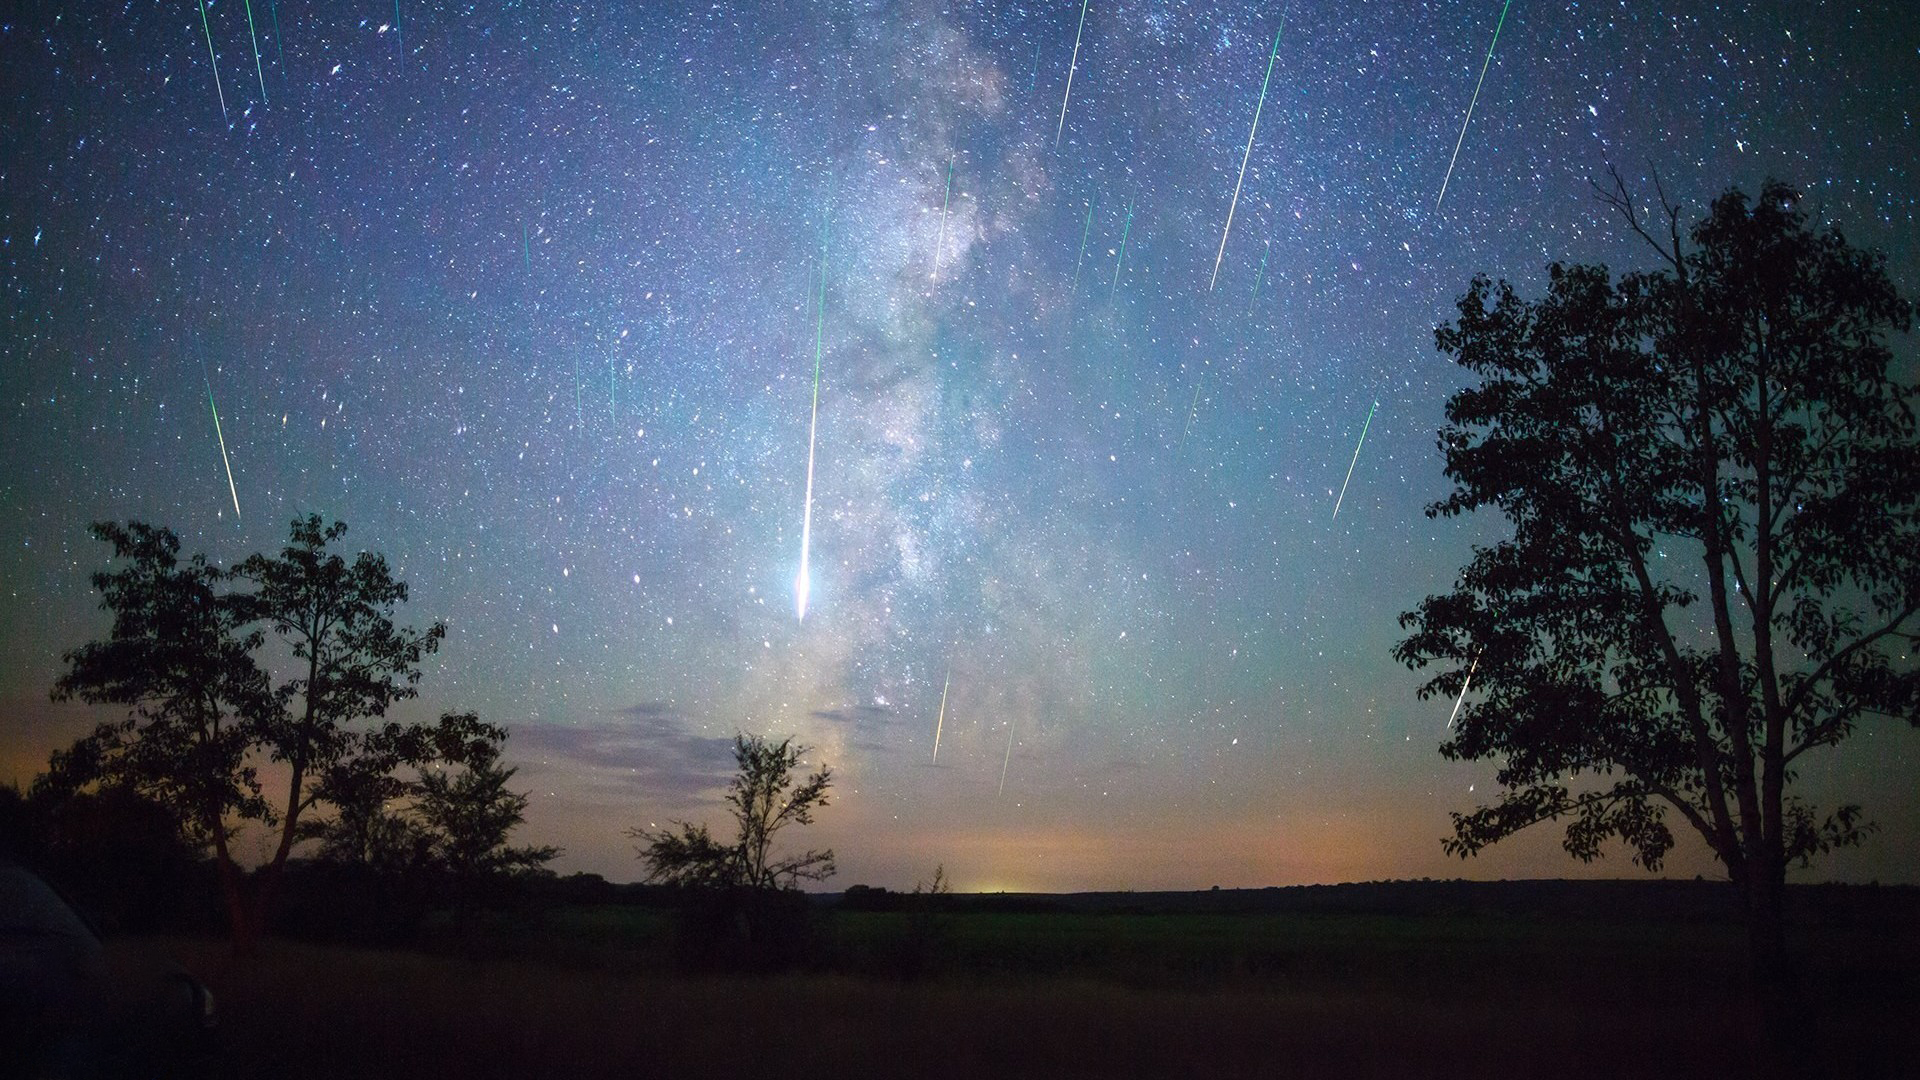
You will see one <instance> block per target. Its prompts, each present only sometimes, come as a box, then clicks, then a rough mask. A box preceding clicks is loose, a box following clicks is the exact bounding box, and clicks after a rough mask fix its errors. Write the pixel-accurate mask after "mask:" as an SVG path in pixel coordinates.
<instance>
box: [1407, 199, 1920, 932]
mask: <svg viewBox="0 0 1920 1080" xmlns="http://www.w3.org/2000/svg"><path fill="white" fill-rule="evenodd" d="M1599 190H1600V194H1601V196H1602V198H1603V200H1604V201H1605V203H1606V204H1607V205H1608V206H1609V207H1610V208H1612V209H1613V210H1614V211H1616V212H1617V213H1618V214H1619V216H1620V218H1621V220H1622V222H1623V225H1624V227H1625V228H1626V229H1627V230H1628V231H1629V232H1630V233H1631V234H1633V235H1635V236H1637V237H1639V238H1640V239H1642V240H1644V241H1646V242H1647V244H1648V245H1649V246H1650V247H1651V248H1652V249H1653V250H1655V251H1656V252H1657V253H1658V258H1659V263H1658V264H1657V265H1656V267H1655V268H1654V269H1652V270H1648V271H1636V272H1632V273H1627V274H1624V275H1621V276H1619V277H1615V276H1614V275H1612V274H1611V273H1610V272H1609V271H1608V270H1607V268H1606V267H1603V266H1583V265H1561V264H1555V265H1554V266H1552V267H1551V268H1550V269H1549V272H1548V283H1547V289H1546V294H1545V295H1544V296H1543V297H1541V298H1540V299H1537V300H1523V299H1522V298H1521V297H1520V296H1519V295H1517V293H1516V292H1515V290H1514V289H1513V288H1512V287H1511V286H1510V285H1508V284H1507V283H1506V282H1500V283H1498V284H1495V283H1493V282H1491V281H1489V280H1488V279H1487V278H1485V277H1476V278H1475V279H1474V280H1473V282H1472V284H1471V285H1470V286H1469V288H1468V290H1467V292H1466V294H1465V295H1464V296H1462V297H1461V299H1460V301H1459V317H1458V319H1457V320H1456V321H1454V322H1453V323H1451V324H1449V325H1446V326H1442V327H1441V328H1439V330H1438V331H1437V332H1436V335H1435V336H1436V342H1437V344H1438V347H1439V349H1440V351H1442V352H1444V353H1447V354H1449V355H1450V356H1452V357H1453V358H1454V360H1455V361H1456V362H1457V363H1458V364H1460V365H1461V366H1462V367H1463V368H1465V369H1466V370H1467V371H1469V372H1471V373H1472V374H1473V375H1475V376H1476V377H1477V379H1476V382H1475V384H1474V385H1471V386H1469V387H1467V388H1466V389H1463V390H1461V391H1459V392H1458V393H1456V394H1454V395H1453V396H1452V397H1451V398H1450V399H1449V400H1448V402H1447V408H1446V415H1447V421H1448V424H1447V426H1446V427H1445V428H1444V429H1443V430H1442V431H1441V432H1440V440H1439V444H1440V450H1441V453H1442V455H1443V456H1444V458H1445V462H1446V475H1447V477H1448V478H1449V479H1450V480H1452V481H1453V485H1454V487H1453V491H1452V492H1451V493H1450V494H1449V495H1448V496H1447V497H1446V498H1444V499H1442V500H1440V501H1439V502H1437V503H1435V504H1433V505H1432V506H1431V507H1429V508H1428V515H1429V516H1448V517H1451V516H1455V515H1461V514H1468V513H1472V512H1474V511H1478V510H1482V509H1492V510H1497V511H1498V512H1499V513H1500V514H1502V515H1503V516H1504V517H1505V518H1506V520H1507V521H1508V522H1509V523H1510V524H1511V526H1512V536H1511V538H1510V539H1506V540H1503V541H1500V542H1498V543H1495V544H1492V545H1490V546H1485V547H1477V548H1476V549H1475V551H1474V554H1473V558H1472V560H1471V561H1470V562H1469V563H1468V564H1467V565H1466V566H1465V567H1464V568H1463V570H1462V571H1461V574H1460V577H1459V579H1458V581H1457V583H1456V584H1455V586H1454V588H1453V590H1452V591H1451V592H1448V593H1445V594H1441V595H1436V596H1430V597H1428V598H1427V599H1426V600H1424V601H1422V602H1421V603H1420V605H1419V606H1418V607H1417V608H1415V609H1414V610H1412V611H1410V612H1407V613H1406V614H1404V615H1403V616H1401V625H1402V626H1403V627H1405V628H1406V629H1408V630H1409V631H1410V634H1409V636H1408V637H1407V638H1406V639H1405V640H1403V641H1401V642H1400V643H1399V644H1398V646H1396V648H1395V655H1396V656H1397V657H1398V658H1399V659H1400V660H1402V661H1404V662H1405V663H1407V664H1408V665H1410V666H1412V667H1415V668H1420V667H1425V666H1427V665H1429V664H1436V663H1437V664H1440V665H1442V666H1443V670H1442V671H1440V672H1439V673H1438V674H1437V675H1435V676H1434V677H1433V678H1431V679H1430V680H1428V681H1427V682H1426V683H1425V684H1424V685H1423V686H1422V687H1421V690H1420V693H1421V696H1423V697H1427V696H1432V695H1447V696H1449V697H1451V696H1453V695H1456V694H1458V695H1461V696H1462V697H1463V699H1464V697H1465V693H1466V690H1467V686H1468V682H1469V679H1470V681H1471V688H1472V690H1473V692H1474V699H1473V700H1471V701H1468V702H1467V703H1466V704H1465V706H1464V708H1463V709H1461V711H1460V712H1459V715H1458V723H1457V724H1456V725H1455V726H1454V729H1453V734H1452V738H1451V739H1450V740H1449V741H1448V742H1447V743H1445V744H1444V745H1443V746H1442V747H1441V752H1442V753H1443V754H1445V755H1446V756H1448V757H1450V758H1455V759H1468V760H1478V759H1492V760H1497V761H1498V762H1499V763H1500V769H1499V772H1498V774H1497V776H1498V782H1499V784H1500V787H1501V792H1500V796H1499V798H1498V801H1496V802H1494V803H1493V804H1492V805H1486V806H1481V807H1479V808H1478V809H1476V810H1474V811H1473V812H1471V813H1466V814H1455V815H1454V832H1453V836H1452V837H1451V838H1450V839H1448V840H1447V841H1446V845H1447V847H1448V849H1449V850H1452V851H1454V852H1457V853H1459V854H1462V855H1471V854H1473V853H1475V852H1478V851H1480V850H1481V849H1482V848H1484V847H1485V846H1487V845H1489V844H1492V843H1494V842H1496V841H1498V840H1500V839H1502V838H1504V837H1506V836H1509V835H1511V834H1513V833H1514V832H1516V831H1518V830H1520V829H1523V828H1526V827H1527V826H1529V825H1532V824H1535V823H1537V822H1541V821H1546V820H1552V819H1560V818H1568V819H1570V821H1569V823H1568V825H1567V828H1566V834H1565V840H1564V846H1565V848H1566V850H1567V851H1568V852H1569V853H1570V854H1572V855H1574V856H1575V857H1577V858H1581V859H1588V860H1590V859H1592V858H1595V857H1596V856H1598V855H1599V854H1600V853H1601V851H1602V848H1603V846H1604V845H1605V843H1606V842H1607V841H1609V840H1610V839H1614V838H1618V839H1620V840H1622V841H1624V842H1625V843H1626V845H1627V846H1628V847H1629V849H1630V850H1631V851H1632V853H1633V858H1634V860H1635V861H1636V862H1639V863H1641V864H1643V865H1645V866H1647V867H1648V868H1650V869H1652V868H1658V867H1659V866H1660V865H1661V862H1662V860H1663V859H1664V858H1665V857H1666V855H1667V854H1668V852H1669V851H1670V850H1671V849H1672V847H1673V844H1674V835H1673V832H1672V827H1671V826H1670V824H1669V818H1668V814H1669V813H1672V814H1674V815H1677V816H1678V818H1679V820H1680V821H1683V822H1684V823H1685V824H1686V825H1687V826H1688V827H1690V828H1692V829H1693V830H1695V831H1696V832H1697V833H1698V834H1699V835H1700V836H1701V837H1702V838H1703V839H1704V840H1705V842H1706V844H1707V846H1708V847H1709V848H1710V849H1711V850H1712V852H1713V854H1714V855H1715V856H1716V857H1717V858H1718V859H1719V861H1720V862H1721V863H1722V864H1724V865H1725V867H1726V869H1727V872H1728V874H1729V876H1730V877H1731V878H1732V879H1733V880H1734V881H1736V882H1739V883H1741V884H1742V885H1743V886H1745V889H1746V896H1747V902H1748V911H1749V914H1750V916H1751V917H1752V923H1751V924H1752V925H1753V926H1754V928H1755V935H1756V936H1755V948H1756V950H1759V951H1760V952H1763V953H1767V954H1769V957H1771V959H1769V957H1762V960H1763V962H1768V963H1771V962H1775V961H1777V960H1778V958H1779V954H1778V920H1779V911H1780V896H1781V890H1782V888H1783V884H1784V876H1785V870H1786V867H1787V865H1788V864H1789V863H1790V862H1793V861H1796V860H1797V861H1799V862H1802V863H1805V862H1807V861H1809V860H1811V859H1812V858H1814V857H1815V856H1817V855H1819V854H1821V853H1823V852H1826V851H1830V850H1832V849H1834V848H1836V847H1842V846H1847V845H1852V844H1857V843H1859V842H1860V841H1861V839H1862V837H1863V835H1864V833H1865V832H1866V831H1867V830H1868V829H1870V828H1871V826H1870V825H1869V824H1868V823H1867V822H1866V820H1865V818H1864V817H1863V816H1862V811H1861V809H1860V807H1858V806H1857V805H1853V804H1851V803H1849V804H1845V805H1839V806H1833V807H1827V808H1818V807H1815V806H1814V805H1812V804H1811V803H1810V802H1808V801H1806V800H1805V799H1804V798H1802V797H1801V796H1800V795H1798V794H1795V793H1794V792H1793V791H1792V790H1791V788H1792V784H1793V781H1794V779H1795V770H1796V767H1797V766H1798V765H1799V763H1800V762H1801V760H1802V758H1803V756H1804V755H1807V754H1809V753H1812V752H1815V751H1818V750H1820V749H1821V748H1823V747H1830V746H1833V745H1835V744H1837V743H1839V742H1841V741H1842V740H1844V739H1846V738H1847V737H1848V736H1849V735H1850V734H1851V733H1852V732H1853V731H1854V730H1855V729H1856V727H1857V726H1858V725H1860V724H1861V723H1862V722H1865V721H1867V720H1868V719H1869V718H1875V717H1881V718H1890V719H1893V720H1896V721H1899V720H1904V721H1906V722H1907V723H1909V724H1916V725H1920V665H1916V664H1915V663H1914V660H1913V656H1912V650H1913V646H1914V644H1915V642H1916V640H1917V639H1920V638H1917V635H1920V619H1917V618H1916V612H1920V437H1917V433H1916V423H1915V413H1914V404H1915V399H1916V396H1920V387H1916V385H1915V383H1914V380H1913V377H1912V373H1911V368H1910V366H1909V368H1908V371H1907V373H1906V375H1905V376H1904V377H1903V376H1902V375H1901V374H1900V365H1899V364H1897V363H1896V361H1895V357H1894V354H1893V353H1892V351H1891V349H1890V348H1889V337H1890V335H1891V334H1893V333H1896V332H1902V333H1903V332H1905V331H1907V330H1908V329H1909V328H1910V326H1911V305H1910V304H1909V302H1908V301H1907V300H1906V299H1905V298H1903V297H1902V296H1901V295H1900V293H1899V292H1898V290H1897V289H1896V288H1895V286H1894V285H1893V283H1892V281H1891V280H1890V279H1889V278H1888V276H1887V272H1886V269H1885V265H1884V260H1883V258H1882V257H1881V256H1879V255H1878V254H1876V253H1872V252H1866V251H1861V250H1859V249H1857V248H1854V247H1853V246H1851V245H1850V244H1848V243H1847V241H1846V239H1845V238H1844V236H1843V235H1842V234H1841V232H1840V230H1839V229H1837V228H1835V227H1831V226H1821V227H1817V226H1815V225H1814V224H1812V223H1811V222H1810V221H1809V219H1808V215H1807V213H1806V211H1805V209H1804V208H1803V206H1802V201H1801V199H1800V197H1799V195H1798V194H1797V193H1795V192H1794V191H1792V190H1791V189H1789V188H1788V187H1786V186H1785V185H1783V184H1780V183H1777V182H1772V181H1770V182H1768V183H1767V184H1766V185H1765V186H1764V187H1763V188H1762V190H1761V192H1760V195H1759V197H1758V198H1757V199H1749V198H1748V197H1747V196H1746V195H1744V194H1742V193H1741V192H1739V191H1738V190H1730V191H1728V192H1727V193H1725V194H1724V195H1722V196H1720V197H1719V198H1718V199H1716V200H1715V201H1714V202H1713V204H1712V207H1711V210H1710V211H1709V213H1708V214H1707V216H1706V217H1705V218H1704V219H1703V220H1701V221H1700V222H1698V223H1697V224H1696V225H1694V226H1693V228H1692V229H1691V230H1688V231H1687V232H1686V239H1684V240H1683V239H1682V226H1681V222H1680V211H1679V208H1678V207H1677V206H1675V205H1673V204H1671V203H1669V202H1668V201H1667V199H1666V197H1665V194H1664V192H1662V193H1661V197H1660V208H1659V210H1658V211H1657V212H1656V213H1655V214H1654V215H1653V216H1648V215H1647V214H1646V213H1643V211H1642V209H1641V207H1639V206H1638V205H1637V204H1636V202H1635V200H1634V199H1633V197H1632V195H1631V193H1630V192H1629V191H1628V189H1627V188H1626V186H1625V184H1624V183H1623V182H1621V181H1620V179H1619V178H1618V176H1617V175H1616V177H1615V179H1614V184H1613V186H1612V187H1611V188H1603V189H1599ZM1909 365H1910V361H1909Z"/></svg>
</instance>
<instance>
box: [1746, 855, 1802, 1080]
mask: <svg viewBox="0 0 1920 1080" xmlns="http://www.w3.org/2000/svg"><path fill="white" fill-rule="evenodd" d="M1743 891H1744V892H1745V894H1746V895H1745V900H1746V916H1747V946H1748V951H1749V953H1750V960H1751V963H1752V986H1753V1003H1754V1019H1755V1022H1756V1023H1757V1024H1758V1025H1759V1031H1758V1032H1757V1033H1756V1038H1755V1040H1754V1045H1755V1046H1757V1047H1760V1048H1761V1049H1762V1052H1763V1053H1765V1054H1766V1059H1767V1065H1768V1066H1769V1068H1768V1069H1766V1071H1765V1073H1764V1075H1768V1076H1781V1077H1797V1076H1814V1075H1818V1072H1817V1071H1816V1070H1815V1068H1814V1064H1815V1063H1814V1062H1813V1061H1812V1060H1811V1058H1810V1050H1811V1047H1812V1046H1813V1040H1812V1039H1810V1038H1809V1030H1810V1026H1811V1025H1812V1024H1813V1023H1814V1022H1815V1019H1816V1018H1814V1017H1812V1016H1810V1015H1809V1014H1808V1012H1807V1008H1806V1005H1805V1003H1804V1002H1803V1001H1802V1000H1801V996H1800V987H1799V981H1798V979H1797V978H1796V975H1795V972H1794V969H1793V963H1792V960H1791V959H1790V958H1789V957H1788V955H1787V939H1786V919H1785V914H1786V913H1785V908H1786V863H1785V861H1784V860H1782V859H1780V858H1778V857H1765V858H1761V859H1754V860H1751V861H1750V863H1749V870H1748V875H1747V880H1746V881H1745V883H1744V885H1743Z"/></svg>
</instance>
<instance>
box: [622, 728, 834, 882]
mask: <svg viewBox="0 0 1920 1080" xmlns="http://www.w3.org/2000/svg"><path fill="white" fill-rule="evenodd" d="M809 752H810V748H808V747H805V746H795V745H793V740H792V739H790V738H789V739H782V740H781V741H780V742H777V743H772V742H768V741H767V740H766V739H765V738H763V737H761V736H758V735H739V736H736V737H735V738H734V740H733V760H734V763H735V765H736V766H737V767H738V771H737V772H736V773H735V775H734V777H733V780H732V781H731V782H729V783H728V785H727V796H726V802H727V806H728V807H729V808H730V810H731V812H732V814H733V820H734V824H735V826H736V837H735V839H734V842H733V843H731V844H722V843H720V842H719V841H717V840H715V839H714V838H713V836H712V834H710V833H709V832H708V831H707V827H706V826H705V825H690V824H687V823H686V822H675V823H673V824H674V826H675V828H674V829H663V830H661V831H660V832H658V833H650V832H647V831H645V830H643V829H629V830H628V831H627V835H628V836H630V837H633V838H634V839H636V840H641V841H644V844H643V845H642V846H641V847H640V848H639V853H640V858H641V859H643V860H644V861H645V862H646V864H647V871H648V872H647V880H648V881H649V882H658V883H664V884H669V885H687V886H695V887H701V888H728V889H750V890H762V891H772V890H780V889H789V890H790V889H796V888H798V883H799V882H800V881H802V880H805V881H823V880H825V879H826V878H829V877H831V876H833V870H834V867H833V852H832V851H831V850H829V851H811V850H810V851H807V852H806V853H804V854H801V855H794V856H789V857H787V858H777V857H775V856H774V854H773V841H774V837H775V836H776V835H777V834H778V833H779V832H780V830H781V829H784V828H786V827H787V826H788V825H811V824H813V811H814V809H815V808H816V807H822V806H825V805H827V789H828V788H829V787H831V786H832V785H833V770H832V769H831V768H828V767H826V766H821V768H820V769H819V770H818V771H817V772H814V773H813V774H811V775H809V776H808V777H807V778H806V780H805V781H803V782H801V783H800V786H799V787H797V788H794V787H793V785H794V783H795V781H796V770H797V769H798V768H800V764H801V759H802V758H803V757H805V756H806V755H807V754H808V753H809ZM789 788H793V790H792V791H791V792H789V791H788V789H789ZM675 829H677V830H678V831H675Z"/></svg>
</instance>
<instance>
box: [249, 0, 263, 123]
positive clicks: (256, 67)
mask: <svg viewBox="0 0 1920 1080" xmlns="http://www.w3.org/2000/svg"><path fill="white" fill-rule="evenodd" d="M245 3H246V5H247V37H249V38H251V39H253V73H254V74H255V75H257V76H259V77H260V104H262V105H265V104H266V103H267V73H266V72H265V71H264V70H262V69H261V67H260V35H259V34H256V33H254V32H253V0H245Z"/></svg>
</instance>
